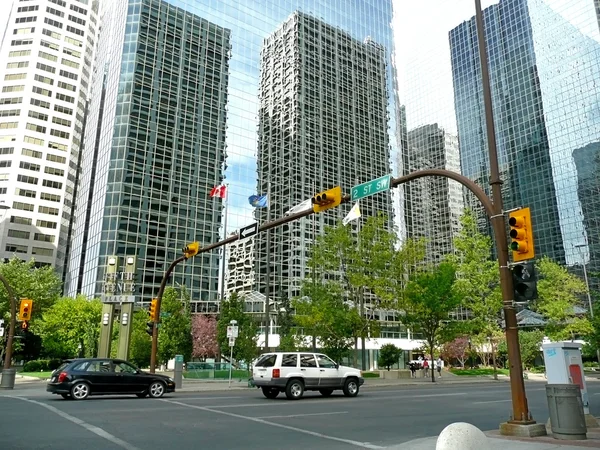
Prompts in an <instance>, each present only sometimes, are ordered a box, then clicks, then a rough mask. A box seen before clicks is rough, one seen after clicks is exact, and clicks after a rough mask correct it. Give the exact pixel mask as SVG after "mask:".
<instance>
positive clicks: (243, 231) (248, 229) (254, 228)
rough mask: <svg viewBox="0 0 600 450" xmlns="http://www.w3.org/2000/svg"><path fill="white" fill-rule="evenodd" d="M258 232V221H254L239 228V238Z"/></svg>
mask: <svg viewBox="0 0 600 450" xmlns="http://www.w3.org/2000/svg"><path fill="white" fill-rule="evenodd" d="M257 232H258V222H254V223H253V224H251V225H247V226H245V227H242V228H240V234H239V236H240V239H246V238H248V237H250V236H254V235H255V234H256V233H257Z"/></svg>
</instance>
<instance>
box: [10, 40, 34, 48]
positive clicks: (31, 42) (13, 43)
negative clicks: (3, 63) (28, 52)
mask: <svg viewBox="0 0 600 450" xmlns="http://www.w3.org/2000/svg"><path fill="white" fill-rule="evenodd" d="M29 44H33V39H13V40H12V41H10V45H12V46H13V47H14V46H16V45H29Z"/></svg>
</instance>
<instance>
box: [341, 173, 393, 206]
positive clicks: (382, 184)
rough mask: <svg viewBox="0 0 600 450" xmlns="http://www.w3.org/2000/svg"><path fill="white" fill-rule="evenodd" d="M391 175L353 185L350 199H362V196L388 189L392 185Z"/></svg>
mask: <svg viewBox="0 0 600 450" xmlns="http://www.w3.org/2000/svg"><path fill="white" fill-rule="evenodd" d="M391 180H392V176H391V175H384V176H382V177H379V178H375V179H374V180H371V181H367V182H366V183H363V184H358V185H356V186H353V187H352V192H351V194H350V197H351V199H350V201H353V202H354V201H356V200H360V199H361V198H365V197H369V196H370V195H373V194H377V193H378V192H383V191H388V190H389V189H390V187H391Z"/></svg>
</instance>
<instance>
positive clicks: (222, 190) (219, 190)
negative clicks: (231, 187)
mask: <svg viewBox="0 0 600 450" xmlns="http://www.w3.org/2000/svg"><path fill="white" fill-rule="evenodd" d="M226 194H227V186H225V185H224V184H221V185H219V186H215V187H214V188H212V189H211V190H210V194H209V195H210V196H211V197H219V198H225V195H226Z"/></svg>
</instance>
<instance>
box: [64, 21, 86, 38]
mask: <svg viewBox="0 0 600 450" xmlns="http://www.w3.org/2000/svg"><path fill="white" fill-rule="evenodd" d="M84 22H85V21H84ZM67 31H70V32H71V33H75V34H76V35H78V36H83V35H84V34H85V33H84V32H83V30H80V29H79V28H75V27H72V26H71V25H67Z"/></svg>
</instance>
